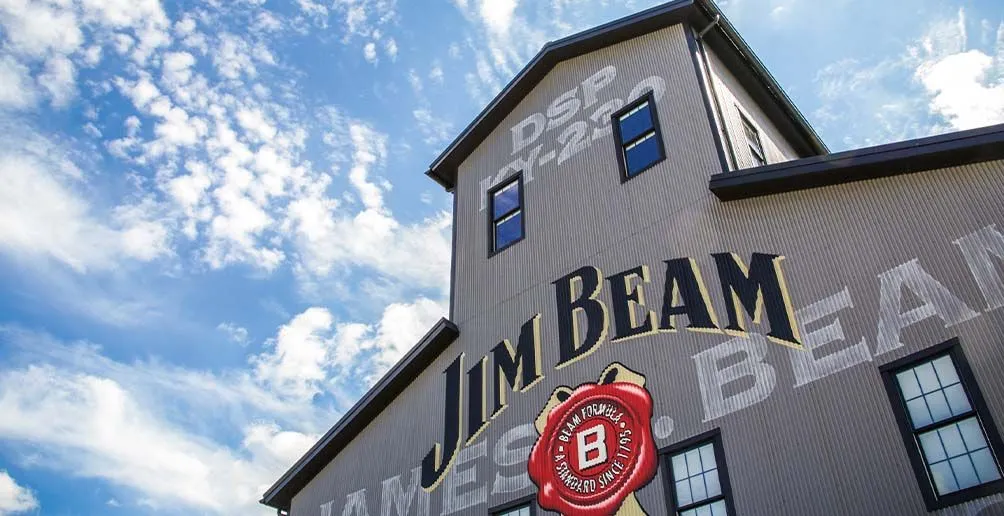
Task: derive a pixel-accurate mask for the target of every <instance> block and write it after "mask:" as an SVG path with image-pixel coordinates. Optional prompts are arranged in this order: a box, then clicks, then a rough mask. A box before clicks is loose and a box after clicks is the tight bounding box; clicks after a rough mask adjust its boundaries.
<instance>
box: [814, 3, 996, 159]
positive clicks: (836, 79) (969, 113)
mask: <svg viewBox="0 0 1004 516" xmlns="http://www.w3.org/2000/svg"><path fill="white" fill-rule="evenodd" d="M998 40H999V41H1004V29H1000V30H999V34H998ZM1002 62H1004V44H998V45H997V46H996V47H995V48H990V49H975V48H969V38H968V35H967V32H966V16H965V11H964V10H960V11H959V13H958V15H957V16H955V17H953V18H949V19H945V20H941V21H938V22H935V23H933V24H931V25H930V26H929V27H928V29H927V30H926V31H925V32H924V34H923V35H922V36H921V37H919V38H918V39H917V40H916V41H914V42H913V43H911V44H910V45H909V46H908V47H907V48H905V49H904V51H903V53H902V54H901V55H899V56H896V57H894V58H888V59H885V60H883V61H881V62H879V63H875V64H867V63H861V62H858V61H854V60H843V61H840V62H837V63H833V64H831V65H829V66H827V67H825V68H824V69H823V70H821V71H820V72H819V73H818V74H817V77H816V84H817V87H818V91H819V95H820V98H821V100H822V101H823V103H824V106H823V107H822V108H821V109H819V110H817V111H816V113H815V115H816V118H817V119H818V120H819V121H820V122H821V123H820V126H821V127H823V128H824V129H825V128H829V127H840V131H841V132H842V133H844V134H854V135H860V137H859V138H858V137H855V138H851V137H845V139H844V141H843V144H844V145H845V146H848V147H859V146H863V145H877V144H881V143H888V142H890V141H900V140H905V139H910V138H917V137H921V136H927V135H930V134H937V133H943V132H946V131H950V130H962V129H970V128H974V127H980V126H985V125H991V124H995V123H1001V122H1004V67H1002V66H1000V64H999V63H1002Z"/></svg>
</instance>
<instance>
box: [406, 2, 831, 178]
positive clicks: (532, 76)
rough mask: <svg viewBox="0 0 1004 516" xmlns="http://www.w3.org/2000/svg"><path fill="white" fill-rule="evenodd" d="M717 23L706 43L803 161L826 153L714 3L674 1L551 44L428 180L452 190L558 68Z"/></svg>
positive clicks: (456, 143) (442, 159) (458, 140)
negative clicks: (461, 170) (649, 37)
mask: <svg viewBox="0 0 1004 516" xmlns="http://www.w3.org/2000/svg"><path fill="white" fill-rule="evenodd" d="M716 19H717V20H718V23H717V24H715V26H714V27H713V28H712V30H711V31H709V32H708V33H707V34H706V35H705V36H704V41H705V43H706V44H707V45H708V46H709V47H711V48H712V49H713V50H715V52H716V54H718V56H719V57H720V58H721V59H722V61H723V62H724V63H725V65H726V66H727V67H728V68H729V70H730V71H731V72H732V74H733V75H735V76H736V78H737V79H739V82H740V83H742V84H743V86H744V87H745V88H746V90H747V91H748V92H749V93H750V94H751V96H753V98H754V100H756V101H757V103H758V104H759V105H760V106H761V108H763V109H764V111H765V112H766V114H767V116H768V117H770V119H771V121H772V122H774V124H775V125H776V126H777V127H778V129H779V130H780V131H781V132H782V134H784V136H785V137H786V139H787V140H788V141H789V142H791V144H792V145H793V147H794V148H795V150H796V152H798V154H799V156H800V157H807V156H816V155H820V154H826V153H827V152H828V150H827V148H826V145H825V144H823V142H822V140H821V139H820V138H819V136H818V135H817V134H816V132H815V130H813V129H812V127H811V126H810V125H809V123H808V122H807V121H806V120H805V117H803V116H802V114H801V113H800V112H799V111H798V109H797V108H796V107H795V105H794V104H793V103H792V102H791V100H790V99H789V98H788V96H787V95H786V94H785V93H784V90H782V89H781V87H780V86H779V85H778V83H777V81H776V80H775V79H774V78H773V77H772V76H771V75H770V73H769V72H768V71H767V69H766V68H765V67H764V65H763V63H761V62H760V60H759V59H758V58H757V57H756V55H755V54H754V53H753V51H752V50H751V49H750V48H749V46H748V45H747V44H746V42H745V41H743V39H742V37H740V36H739V33H738V32H736V30H735V28H734V27H733V26H732V24H731V23H729V21H728V20H727V19H725V17H724V15H722V13H721V11H720V10H719V9H718V7H717V6H715V4H714V2H712V1H711V0H674V1H671V2H667V3H665V4H662V5H659V6H656V7H653V8H651V9H647V10H645V11H641V12H639V13H636V14H633V15H630V16H627V17H624V18H621V19H618V20H614V21H612V22H609V23H606V24H603V25H600V26H598V27H595V28H592V29H589V30H586V31H583V32H580V33H578V34H573V35H571V36H568V37H565V38H562V39H559V40H557V41H551V42H548V43H547V44H545V45H544V47H543V48H542V49H541V50H540V52H538V53H537V55H536V56H534V58H533V59H531V60H530V62H529V63H528V64H527V65H526V66H525V67H524V68H523V69H522V70H521V71H520V72H519V73H518V74H516V77H514V78H513V79H512V80H511V81H510V82H509V84H507V85H506V86H505V88H503V89H502V91H501V92H500V93H499V94H498V95H497V96H496V97H495V98H494V99H493V100H492V101H491V102H490V103H489V104H488V105H487V106H486V107H485V108H484V110H482V111H481V113H480V114H478V116H477V117H476V118H475V119H474V120H473V121H472V122H471V123H470V124H469V125H468V126H467V128H465V129H464V130H463V132H461V133H460V135H459V136H457V138H456V139H455V140H453V142H452V143H450V145H449V146H448V147H447V148H446V150H444V151H443V152H442V153H441V154H440V155H439V157H438V158H436V160H435V161H433V162H432V165H430V166H429V170H428V171H427V172H426V175H428V176H429V177H431V178H432V179H433V180H435V181H436V182H437V183H439V184H440V185H442V186H443V187H444V188H446V189H447V190H452V189H453V187H454V186H455V185H456V180H457V169H458V167H459V166H460V164H461V163H462V162H463V161H464V160H465V159H466V158H467V157H468V156H470V155H471V153H472V152H474V150H475V149H476V148H477V147H478V146H479V145H480V144H481V143H482V142H483V141H484V140H485V139H486V138H487V137H488V135H489V134H491V132H492V131H493V130H494V129H495V128H496V127H497V126H498V124H500V123H501V122H502V120H503V119H505V117H506V116H507V115H509V113H511V112H512V110H513V109H515V108H516V106H517V105H519V103H520V101H522V100H523V98H525V97H526V95H527V94H528V93H529V92H530V91H532V90H533V88H534V87H536V86H537V84H538V83H540V81H541V80H543V79H544V77H545V76H546V75H547V74H548V72H550V71H551V70H552V69H553V68H554V67H555V66H556V65H557V64H558V63H560V62H562V61H565V60H568V59H572V58H574V57H578V56H581V55H583V54H587V53H589V52H593V51H596V50H598V49H601V48H604V47H608V46H610V45H614V44H617V43H620V42H622V41H626V40H629V39H632V38H636V37H639V36H643V35H645V34H648V33H651V32H655V31H657V30H660V29H663V28H665V27H669V26H671V25H675V24H677V23H681V22H684V23H689V24H690V25H692V26H694V27H698V28H704V27H707V26H708V25H710V24H711V23H712V21H714V20H716Z"/></svg>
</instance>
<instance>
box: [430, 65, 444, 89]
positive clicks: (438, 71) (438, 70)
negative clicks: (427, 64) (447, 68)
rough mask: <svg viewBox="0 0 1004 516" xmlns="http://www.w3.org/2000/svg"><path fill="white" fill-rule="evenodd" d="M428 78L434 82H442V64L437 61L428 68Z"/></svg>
mask: <svg viewBox="0 0 1004 516" xmlns="http://www.w3.org/2000/svg"><path fill="white" fill-rule="evenodd" d="M429 80H430V81H432V82H434V83H436V84H443V66H442V65H441V64H439V62H438V61H437V62H436V63H434V64H433V66H432V69H431V70H429Z"/></svg>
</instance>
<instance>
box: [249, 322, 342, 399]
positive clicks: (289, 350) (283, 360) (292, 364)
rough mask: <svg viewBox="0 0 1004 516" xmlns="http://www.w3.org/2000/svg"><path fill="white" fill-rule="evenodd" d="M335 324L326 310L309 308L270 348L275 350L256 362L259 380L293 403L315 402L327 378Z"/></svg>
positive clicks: (283, 331) (284, 330) (286, 326)
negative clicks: (315, 397)
mask: <svg viewBox="0 0 1004 516" xmlns="http://www.w3.org/2000/svg"><path fill="white" fill-rule="evenodd" d="M333 324H334V318H333V317H332V316H331V312H328V311H327V310H326V309H324V308H318V307H314V308H309V309H307V310H306V311H305V312H303V313H301V314H299V315H297V316H296V317H294V318H293V320H292V321H290V322H289V324H287V325H285V326H283V327H282V328H279V334H278V336H276V338H274V339H270V340H269V342H268V343H267V344H266V345H267V346H269V347H270V348H271V350H269V351H268V352H266V353H263V354H261V355H259V356H256V357H254V358H253V359H252V362H251V363H252V364H253V365H254V367H255V377H256V378H258V380H259V381H261V382H263V383H265V384H268V385H270V386H271V387H272V389H274V390H275V391H276V392H279V393H282V394H283V395H286V396H289V397H291V398H293V399H297V400H310V399H311V398H313V397H314V395H316V394H318V393H320V392H321V383H322V382H323V381H324V379H325V378H327V372H326V367H327V365H328V362H329V361H330V358H329V356H330V353H331V348H332V346H333V345H334V340H332V339H331V328H332V325H333Z"/></svg>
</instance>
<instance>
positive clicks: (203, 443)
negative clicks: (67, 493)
mask: <svg viewBox="0 0 1004 516" xmlns="http://www.w3.org/2000/svg"><path fill="white" fill-rule="evenodd" d="M0 409H2V410H3V412H4V414H6V416H7V417H4V418H3V419H2V420H0V435H2V436H3V437H4V440H5V441H7V442H8V443H12V442H29V443H33V444H36V445H40V446H43V447H44V448H43V450H44V452H43V453H44V454H45V455H46V456H47V458H46V461H47V462H48V463H49V466H50V467H53V468H55V469H57V470H61V471H63V472H64V473H67V474H72V475H75V476H82V477H88V478H100V479H103V480H106V481H108V482H111V483H113V484H116V485H119V486H124V487H128V488H131V489H133V490H135V491H137V492H139V493H142V494H143V495H144V496H146V497H149V498H150V499H152V500H153V501H154V502H155V503H156V502H160V503H162V504H163V505H166V506H177V505H182V506H188V507H197V508H201V509H204V510H209V511H212V512H216V513H221V514H230V513H234V512H240V513H247V512H248V511H251V512H255V513H260V514H267V510H265V509H264V508H261V507H260V506H257V504H256V502H257V497H258V495H260V493H261V490H262V488H263V487H265V486H267V485H268V483H269V482H270V481H272V480H274V476H275V474H276V472H277V471H279V470H280V468H281V467H282V464H287V463H286V462H285V459H286V457H285V456H282V457H279V456H277V455H276V452H277V451H280V452H281V451H287V453H288V449H289V448H291V447H293V446H296V445H299V446H303V443H305V442H310V441H312V440H314V439H315V437H314V436H302V437H301V438H300V439H296V440H295V442H294V444H292V445H291V444H288V443H286V442H284V441H290V439H289V438H288V437H286V436H284V435H283V434H282V433H280V432H272V433H265V434H263V433H262V432H261V431H260V430H258V429H256V428H255V427H254V426H253V425H252V426H249V427H246V428H245V433H246V434H245V435H249V436H251V440H250V441H249V444H251V445H252V446H250V447H249V448H248V449H247V452H248V453H247V455H248V457H247V458H245V457H242V455H243V454H240V453H236V451H235V450H232V449H230V448H228V447H226V446H224V445H220V444H218V443H215V442H213V441H210V440H207V439H205V438H202V437H200V436H198V435H194V434H190V433H188V432H186V431H185V430H184V429H182V428H179V427H178V426H177V425H176V424H173V423H172V422H170V421H168V420H165V419H164V418H163V417H162V416H160V415H158V414H157V413H155V412H153V410H152V407H150V406H147V405H145V404H143V403H141V402H140V400H138V399H137V398H136V397H135V395H134V394H133V393H132V392H131V391H130V390H129V389H127V388H126V386H124V385H122V384H120V383H119V382H117V381H115V380H112V379H109V378H104V377H99V376H94V375H89V374H79V373H72V372H69V371H66V370H62V369H58V368H54V367H51V366H29V367H27V368H25V369H17V370H7V371H3V372H0ZM277 438H279V439H282V441H283V442H280V443H278V444H276V443H273V441H274V440H275V439H277ZM296 451H297V452H299V453H302V452H303V451H305V447H303V448H300V449H299V450H296Z"/></svg>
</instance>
